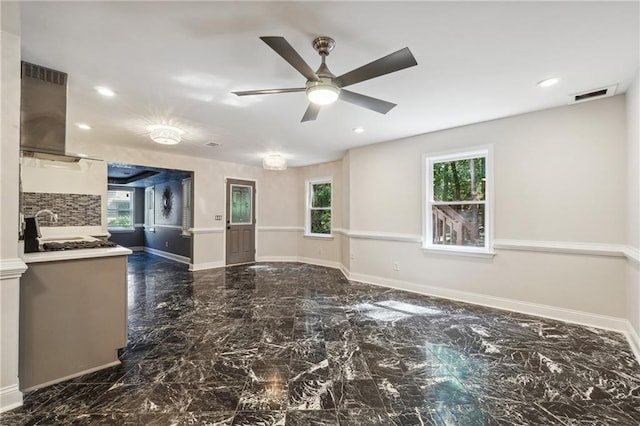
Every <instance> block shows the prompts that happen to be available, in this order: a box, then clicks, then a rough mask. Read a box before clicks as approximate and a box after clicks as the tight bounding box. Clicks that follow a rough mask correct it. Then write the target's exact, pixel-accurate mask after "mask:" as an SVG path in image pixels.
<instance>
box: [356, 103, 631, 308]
mask: <svg viewBox="0 0 640 426" xmlns="http://www.w3.org/2000/svg"><path fill="white" fill-rule="evenodd" d="M625 140H626V135H625V98H624V96H617V97H613V98H608V99H603V100H598V101H592V102H586V103H583V104H578V105H573V106H566V107H560V108H553V109H549V110H544V111H538V112H533V113H530V114H523V115H518V116H514V117H509V118H504V119H500V120H495V121H490V122H484V123H479V124H474V125H469V126H464V127H459V128H454V129H449V130H445V131H441V132H436V133H431V134H425V135H421V136H416V137H412V138H408V139H404V140H400V141H392V142H388V143H382V144H378V145H372V146H367V147H362V148H358V149H353V150H351V151H350V158H349V162H350V164H349V170H350V188H349V191H350V204H349V208H350V218H349V221H350V228H351V233H353V234H356V235H355V237H358V238H352V239H351V243H350V244H351V247H350V250H351V268H350V270H351V273H352V274H353V276H354V278H360V279H364V280H370V281H374V282H375V281H376V279H377V280H378V282H384V283H387V284H389V285H395V286H405V287H407V286H409V287H411V288H412V289H413V290H418V291H420V290H421V289H422V290H424V291H427V292H431V293H434V292H436V293H438V294H441V295H449V296H453V297H456V295H457V296H459V297H462V298H464V297H473V295H481V296H483V297H485V299H486V300H485V302H486V301H490V299H492V298H494V299H495V298H508V299H511V300H514V301H517V302H519V303H520V307H519V308H518V309H520V310H523V309H524V310H526V309H525V308H526V306H525V305H526V304H530V305H533V304H542V305H550V306H553V307H556V308H559V309H569V310H575V311H581V312H585V313H587V315H604V316H611V317H618V318H621V317H624V312H625V310H626V307H625V288H624V262H625V260H624V258H623V257H621V256H619V253H618V257H606V256H593V255H584V254H559V253H554V252H545V253H534V252H530V251H506V250H498V253H497V255H496V256H495V258H493V259H492V260H477V259H470V258H468V257H460V256H444V255H434V254H426V253H423V252H422V250H421V249H420V242H419V241H420V239H421V234H422V223H423V222H422V211H423V210H422V206H421V203H422V196H421V194H422V191H423V190H424V188H423V184H422V161H421V158H422V155H423V154H424V153H431V152H442V151H450V150H458V149H466V148H469V147H474V146H478V145H487V144H491V145H493V152H494V176H495V185H494V189H495V197H494V199H495V238H496V239H497V240H498V241H501V242H502V243H504V244H503V245H504V246H508V245H509V243H513V242H514V241H517V242H519V243H521V244H525V245H527V244H529V245H536V244H537V243H539V242H540V241H551V242H556V243H561V244H564V245H575V244H576V243H580V244H581V246H587V247H600V245H601V244H607V247H609V245H615V246H616V247H620V246H619V245H623V244H625V242H626V226H625V220H626V214H625V209H624V206H625V205H626V197H627V194H626V191H625V188H626V181H627V177H626V174H625V168H624V167H623V166H622V165H624V164H625V163H626V156H625V154H626V147H625ZM358 234H360V235H359V236H358ZM379 234H382V235H379ZM389 239H391V240H394V239H395V240H396V241H389ZM599 244H600V245H599ZM538 245H540V244H538ZM547 245H552V244H547ZM548 248H549V247H548ZM552 251H553V250H552ZM612 251H615V250H612ZM608 254H615V253H608ZM396 260H397V261H399V262H400V271H397V272H396V271H393V261H396ZM460 292H463V293H460ZM496 303H497V302H496ZM500 303H502V302H500ZM500 303H498V304H500ZM523 304H524V305H523ZM523 306H524V307H523ZM531 310H534V309H533V307H532V309H531Z"/></svg>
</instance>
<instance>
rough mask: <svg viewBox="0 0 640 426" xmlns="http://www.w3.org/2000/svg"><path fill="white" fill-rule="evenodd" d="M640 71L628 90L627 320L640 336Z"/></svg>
mask: <svg viewBox="0 0 640 426" xmlns="http://www.w3.org/2000/svg"><path fill="white" fill-rule="evenodd" d="M639 99H640V71H639V72H638V73H637V74H636V78H635V80H634V81H633V83H632V85H631V87H629V89H628V90H627V94H626V100H627V213H628V216H627V244H628V246H629V251H630V252H631V253H633V254H635V260H634V259H631V258H629V259H628V260H627V270H626V273H627V276H626V278H627V297H626V300H627V317H628V319H629V322H630V323H631V325H632V327H633V328H634V330H635V332H636V333H637V334H639V335H640V273H639V272H638V269H639V268H640V265H639V260H638V258H639V254H640V125H639V124H638V121H639V120H640V107H639V103H640V101H639Z"/></svg>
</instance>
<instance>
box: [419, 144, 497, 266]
mask: <svg viewBox="0 0 640 426" xmlns="http://www.w3.org/2000/svg"><path fill="white" fill-rule="evenodd" d="M477 157H485V179H486V181H485V191H486V193H485V199H484V203H483V204H484V205H485V236H484V244H485V245H484V247H466V246H445V245H440V244H433V243H432V241H433V236H432V232H433V219H432V217H433V216H432V214H431V206H432V205H434V204H451V203H446V202H444V203H438V202H435V201H433V164H434V163H440V162H444V161H456V160H468V159H471V158H477ZM422 171H423V173H422V174H423V176H422V182H423V185H425V187H424V189H423V191H422V197H423V200H422V209H423V211H422V250H423V251H424V252H426V253H439V254H448V255H459V256H471V257H493V256H494V255H495V252H494V250H493V241H494V238H493V233H494V226H493V225H494V224H493V212H494V205H493V145H484V146H476V147H470V148H468V149H464V150H457V151H447V152H437V153H428V154H424V155H423V156H422ZM469 203H473V204H477V203H475V202H465V201H461V202H460V204H469Z"/></svg>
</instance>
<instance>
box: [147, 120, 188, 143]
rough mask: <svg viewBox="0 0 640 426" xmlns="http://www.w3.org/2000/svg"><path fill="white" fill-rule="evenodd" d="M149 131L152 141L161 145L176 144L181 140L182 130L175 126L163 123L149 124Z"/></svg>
mask: <svg viewBox="0 0 640 426" xmlns="http://www.w3.org/2000/svg"><path fill="white" fill-rule="evenodd" d="M148 129H149V130H150V132H151V133H149V137H150V138H151V140H152V141H154V142H156V143H159V144H162V145H176V144H179V143H180V141H181V140H182V134H184V132H183V131H182V130H180V129H178V128H177V127H173V126H166V125H164V124H157V125H154V126H149V128H148Z"/></svg>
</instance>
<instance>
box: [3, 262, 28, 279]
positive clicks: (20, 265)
mask: <svg viewBox="0 0 640 426" xmlns="http://www.w3.org/2000/svg"><path fill="white" fill-rule="evenodd" d="M26 270H27V264H26V263H24V262H23V261H22V259H20V258H17V257H16V258H13V259H0V280H9V279H14V278H20V277H21V276H22V274H24V271H26Z"/></svg>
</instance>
